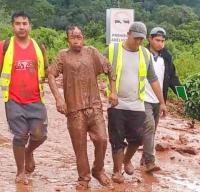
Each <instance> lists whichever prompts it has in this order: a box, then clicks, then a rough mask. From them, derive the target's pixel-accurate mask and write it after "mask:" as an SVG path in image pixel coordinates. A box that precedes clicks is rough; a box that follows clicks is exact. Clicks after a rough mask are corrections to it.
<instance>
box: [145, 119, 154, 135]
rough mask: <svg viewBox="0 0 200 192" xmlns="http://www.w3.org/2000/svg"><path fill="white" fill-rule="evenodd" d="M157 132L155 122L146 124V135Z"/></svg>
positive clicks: (151, 121) (150, 121)
mask: <svg viewBox="0 0 200 192" xmlns="http://www.w3.org/2000/svg"><path fill="white" fill-rule="evenodd" d="M154 132H155V121H154V120H148V121H145V123H144V135H146V134H149V133H154Z"/></svg>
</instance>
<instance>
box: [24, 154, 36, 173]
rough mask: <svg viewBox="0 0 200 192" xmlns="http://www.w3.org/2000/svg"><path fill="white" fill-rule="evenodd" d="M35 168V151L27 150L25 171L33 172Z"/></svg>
mask: <svg viewBox="0 0 200 192" xmlns="http://www.w3.org/2000/svg"><path fill="white" fill-rule="evenodd" d="M34 170H35V160H34V157H33V153H27V150H25V171H26V172H27V173H32V172H33V171H34Z"/></svg>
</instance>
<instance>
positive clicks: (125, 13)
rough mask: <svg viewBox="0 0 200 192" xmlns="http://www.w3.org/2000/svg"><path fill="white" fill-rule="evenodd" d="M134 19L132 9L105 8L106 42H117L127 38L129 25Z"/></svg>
mask: <svg viewBox="0 0 200 192" xmlns="http://www.w3.org/2000/svg"><path fill="white" fill-rule="evenodd" d="M133 21H134V10H133V9H120V8H111V9H107V10H106V43H107V44H109V43H111V42H113V43H117V42H119V41H124V40H125V39H126V38H127V32H128V30H129V26H130V24H131V23H133Z"/></svg>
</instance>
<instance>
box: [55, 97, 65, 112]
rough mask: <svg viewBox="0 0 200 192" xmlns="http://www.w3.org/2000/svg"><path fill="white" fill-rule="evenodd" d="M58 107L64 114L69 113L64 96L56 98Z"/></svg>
mask: <svg viewBox="0 0 200 192" xmlns="http://www.w3.org/2000/svg"><path fill="white" fill-rule="evenodd" d="M56 108H57V111H58V112H60V113H62V114H66V113H67V105H66V103H65V101H64V99H63V98H59V99H57V100H56Z"/></svg>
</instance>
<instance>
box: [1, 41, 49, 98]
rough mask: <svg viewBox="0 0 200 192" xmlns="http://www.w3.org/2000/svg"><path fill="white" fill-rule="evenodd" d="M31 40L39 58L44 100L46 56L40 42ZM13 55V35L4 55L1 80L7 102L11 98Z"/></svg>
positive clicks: (39, 79)
mask: <svg viewBox="0 0 200 192" xmlns="http://www.w3.org/2000/svg"><path fill="white" fill-rule="evenodd" d="M31 40H32V41H33V45H34V48H35V51H36V55H37V59H38V81H39V91H40V98H41V101H42V102H44V86H43V83H44V78H45V70H44V58H43V54H42V51H41V49H40V47H39V46H38V44H37V43H36V42H35V40H34V39H31ZM13 56H14V37H11V38H10V43H9V46H8V49H7V51H6V53H5V56H4V61H3V69H2V73H1V81H0V85H1V88H2V93H3V101H4V102H7V101H8V99H9V86H10V80H11V71H12V65H13Z"/></svg>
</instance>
